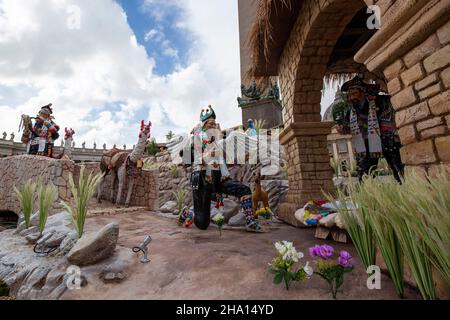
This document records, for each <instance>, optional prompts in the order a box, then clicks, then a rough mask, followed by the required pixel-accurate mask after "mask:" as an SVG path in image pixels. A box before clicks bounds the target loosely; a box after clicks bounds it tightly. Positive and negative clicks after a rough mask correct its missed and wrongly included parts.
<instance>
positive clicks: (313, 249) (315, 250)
mask: <svg viewBox="0 0 450 320" xmlns="http://www.w3.org/2000/svg"><path fill="white" fill-rule="evenodd" d="M319 249H320V246H318V245H315V246H314V247H311V248H309V255H310V256H311V257H317V256H318V255H319V253H318V252H319Z"/></svg>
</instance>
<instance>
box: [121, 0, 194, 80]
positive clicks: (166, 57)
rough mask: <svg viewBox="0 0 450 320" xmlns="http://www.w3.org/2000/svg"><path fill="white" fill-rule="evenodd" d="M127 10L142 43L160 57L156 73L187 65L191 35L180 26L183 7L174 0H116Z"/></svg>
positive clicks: (131, 25) (132, 26)
mask: <svg viewBox="0 0 450 320" xmlns="http://www.w3.org/2000/svg"><path fill="white" fill-rule="evenodd" d="M116 1H117V2H118V3H119V4H120V5H121V6H122V8H123V10H124V11H125V13H126V14H127V19H128V24H129V25H130V27H131V28H132V30H133V31H134V33H135V35H136V39H137V41H138V43H139V44H141V45H142V46H144V47H145V49H146V51H147V54H148V55H149V57H152V58H154V59H155V61H156V66H155V69H154V73H155V74H157V75H160V76H163V75H167V74H170V73H172V72H173V71H174V70H176V68H177V66H181V67H186V61H187V60H188V53H189V44H190V43H191V39H192V38H191V36H190V35H189V34H186V30H185V29H181V28H180V27H178V26H177V23H178V22H179V21H181V20H182V16H183V11H182V9H181V8H179V7H177V6H176V5H175V4H174V3H171V2H170V1H161V0H147V1H145V0H116Z"/></svg>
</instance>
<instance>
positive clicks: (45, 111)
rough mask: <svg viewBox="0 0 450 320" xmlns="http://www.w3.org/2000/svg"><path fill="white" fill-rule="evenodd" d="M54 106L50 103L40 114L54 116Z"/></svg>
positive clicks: (42, 108)
mask: <svg viewBox="0 0 450 320" xmlns="http://www.w3.org/2000/svg"><path fill="white" fill-rule="evenodd" d="M52 105H53V104H52V103H49V104H48V105H46V106H43V107H41V110H40V111H39V112H42V113H46V114H48V115H52V114H53V109H52Z"/></svg>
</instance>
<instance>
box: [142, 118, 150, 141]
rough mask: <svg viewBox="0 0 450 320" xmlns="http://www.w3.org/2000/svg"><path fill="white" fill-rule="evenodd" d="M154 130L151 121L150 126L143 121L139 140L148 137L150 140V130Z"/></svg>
mask: <svg viewBox="0 0 450 320" xmlns="http://www.w3.org/2000/svg"><path fill="white" fill-rule="evenodd" d="M151 128H152V123H151V122H150V121H149V122H148V124H145V122H144V120H142V121H141V129H140V132H139V138H142V137H146V138H147V139H149V138H150V130H151Z"/></svg>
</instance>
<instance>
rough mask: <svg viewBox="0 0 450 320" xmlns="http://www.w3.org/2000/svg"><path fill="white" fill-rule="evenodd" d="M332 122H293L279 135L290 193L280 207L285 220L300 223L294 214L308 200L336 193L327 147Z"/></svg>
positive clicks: (281, 216) (281, 217) (280, 212)
mask: <svg viewBox="0 0 450 320" xmlns="http://www.w3.org/2000/svg"><path fill="white" fill-rule="evenodd" d="M332 126H333V123H332V122H304V123H292V124H290V125H289V126H288V127H287V128H286V129H285V130H284V131H283V132H281V134H280V143H281V144H282V145H283V146H284V147H285V150H286V158H287V160H288V163H289V164H288V175H289V192H288V194H287V196H286V199H285V200H286V201H285V202H284V203H282V204H281V205H280V206H279V208H278V216H279V217H280V219H282V220H283V221H285V222H287V223H289V224H292V225H295V226H299V222H298V221H297V220H296V219H295V216H294V213H295V211H296V210H297V209H299V208H301V207H303V206H304V205H305V203H306V202H307V201H310V200H315V199H318V198H320V199H323V198H324V195H323V192H322V191H325V192H333V182H332V177H333V172H332V169H331V167H330V156H329V153H328V148H327V135H328V134H329V133H330V132H331V127H332Z"/></svg>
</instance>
